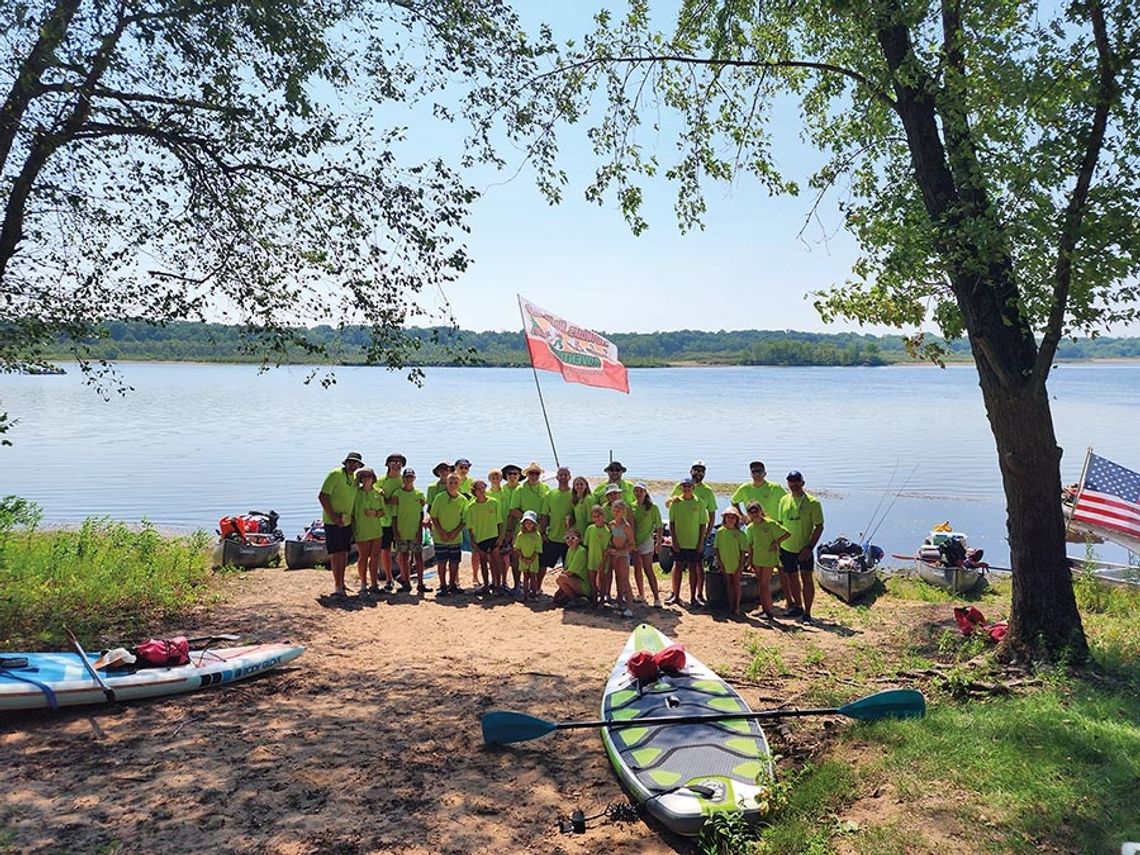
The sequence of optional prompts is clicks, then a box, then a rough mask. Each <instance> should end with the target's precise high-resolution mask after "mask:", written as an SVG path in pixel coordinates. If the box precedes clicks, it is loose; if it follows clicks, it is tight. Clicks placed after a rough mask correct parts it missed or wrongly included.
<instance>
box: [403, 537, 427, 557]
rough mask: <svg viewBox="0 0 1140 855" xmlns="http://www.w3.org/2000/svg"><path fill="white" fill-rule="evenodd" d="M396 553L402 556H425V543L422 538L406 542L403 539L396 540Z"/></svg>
mask: <svg viewBox="0 0 1140 855" xmlns="http://www.w3.org/2000/svg"><path fill="white" fill-rule="evenodd" d="M396 551H397V552H398V553H400V554H401V555H419V556H422V555H423V554H424V542H423V540H422V539H421V538H418V537H413V538H410V539H408V540H404V539H403V538H402V537H401V538H397V540H396Z"/></svg>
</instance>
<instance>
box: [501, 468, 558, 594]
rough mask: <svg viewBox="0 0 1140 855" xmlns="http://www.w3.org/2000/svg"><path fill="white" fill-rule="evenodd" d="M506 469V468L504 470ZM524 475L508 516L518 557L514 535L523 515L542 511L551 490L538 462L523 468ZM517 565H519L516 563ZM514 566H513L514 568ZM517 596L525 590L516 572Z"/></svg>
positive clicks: (513, 497)
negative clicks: (544, 480) (528, 512)
mask: <svg viewBox="0 0 1140 855" xmlns="http://www.w3.org/2000/svg"><path fill="white" fill-rule="evenodd" d="M505 471H506V469H505V468H504V472H505ZM523 475H525V476H526V480H525V481H523V482H522V483H521V484H519V485H518V486H517V487H516V488H515V490H514V492H513V493H511V512H510V514H509V515H508V517H507V528H508V530H509V531H510V532H512V533H513V534H512V536H511V537H512V544H511V546H512V550H513V553H512V554H514V555H515V558H516V559H517V557H518V556H517V549H518V547H517V546H515V545H514V542H513V541H514V535H515V534H517V533H518V530H519V524H520V522H521V521H522V516H523V514H524V513H526V512H527V511H534V515H535V517H538V515H539V514H541V513H542V504H543V502H544V501H545V500H546V494H547V493H549V492H550V487H548V486H547V485H546V484H543V483H542V480H541V478H542V467H541V466H539V465H538V464H537V463H534V462H531V463H529V464H528V465H527V467H526V468H525V469H523ZM516 566H517V565H516ZM513 569H514V567H512V570H513ZM514 594H515V596H516V597H522V596H523V590H522V588H521V587H520V586H519V579H518V574H517V573H516V574H515V590H514Z"/></svg>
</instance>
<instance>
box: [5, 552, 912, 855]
mask: <svg viewBox="0 0 1140 855" xmlns="http://www.w3.org/2000/svg"><path fill="white" fill-rule="evenodd" d="M461 572H462V574H463V581H464V582H468V581H469V573H470V571H469V569H468V568H467V567H466V566H465V567H463V568H462V569H461ZM353 576H354V570H353V568H351V567H350V568H349V578H350V579H351V578H352V577H353ZM229 587H230V590H229V591H228V593H227V597H226V600H225V602H224V604H222V605H218V606H214V607H212V608H209V609H207V610H203V611H202V612H201V613H200V614H199V615H197V616H196V617H195V619H194V620H193V621H191V622H190V623H191V625H184V626H178V627H169V628H167V632H166V634H174V633H175V632H176V631H182V632H184V633H185V634H187V635H204V634H207V633H209V632H211V631H217V632H224V631H225V632H237V633H241V634H242V635H243V639H244V640H257V641H274V640H281V639H291V640H294V641H299V642H301V643H303V644H305V645H306V647H307V651H306V653H305V654H304V655H303V656H302V657H301V658H300V659H298V660H296V661H295V662H294V663H293V665H292V666H291V667H287V668H285V669H282V670H279V671H275V672H272V673H270V674H267V675H265V676H263V677H259V678H256V679H252V680H249V681H246V682H243V683H239V684H237V685H235V686H232V687H223V688H220V689H215V690H207V691H204V692H198V693H196V694H192V695H183V696H180V697H176V698H168V699H159V700H156V701H149V702H136V703H129V704H123V705H120V706H114V707H106V708H104V707H97V708H86V709H81V710H65V711H62V712H59V713H37V714H34V715H33V714H17V715H12V714H8V715H6V716H4V717H3V718H0V783H2V786H3V795H2V796H0V851H9V850H10V851H12V852H21V853H58V852H68V853H71V852H84V853H86V852H103V853H186V852H238V853H267V854H268V855H301V853H344V855H350V853H379V852H393V853H514V852H534V853H566V855H579V853H603V852H605V853H609V852H612V851H614V850H615V849H618V850H619V851H624V852H636V853H646V855H649V853H659V852H661V853H663V852H692V851H695V850H694V848H693V845H692V843H691V842H690V841H687V840H685V839H684V838H680V837H677V836H674V835H672V834H670V833H669V832H668V831H666V830H665V829H663V828H662V827H661V826H660V825H659V824H657V823H656V822H654V821H652V820H639V821H636V822H628V823H613V822H607V821H605V820H596V821H592V822H591V823H590V824H589V827H588V829H587V831H586V833H585V834H581V835H573V836H569V835H563V834H560V833H559V831H558V830H557V828H556V820H557V819H558V817H559V815H561V814H568V813H569V812H570V811H571V810H572V809H574V808H581V809H582V810H583V811H584V812H585V813H586V814H592V813H597V812H599V811H601V810H602V809H603V808H604V807H605V806H606V805H607V804H608V803H611V802H619V801H623V800H624V798H625V796H624V795H623V793H622V791H621V788H620V786H619V785H618V783H617V779H616V777H615V776H614V774H613V772H612V770H611V769H610V766H609V763H608V761H607V759H606V757H605V752H604V751H603V749H602V745H601V741H600V739H599V738H598V735H597V734H596V733H595V732H593V731H570V732H566V733H555V734H552V735H550V736H547V737H545V738H543V739H541V740H536V741H533V742H526V743H521V744H517V745H514V746H510V747H504V748H497V749H487V748H485V747H484V746H483V744H482V739H481V737H480V731H479V724H478V720H479V715H480V714H481V713H482V712H484V711H486V710H490V709H496V708H502V709H515V710H520V711H525V712H530V713H532V714H536V715H539V716H542V717H544V718H551V719H569V718H596V717H597V714H598V706H599V703H600V700H601V691H602V687H603V685H604V683H605V680H606V677H607V675H608V673H609V671H610V669H611V668H612V666H613V662H614V659H615V658H616V656H617V654H618V652H619V651H620V650H621V648H622V646H623V644H624V643H625V640H626V638H627V637H628V635H629V632H630V631H631V629H632V628H633V626H634V625H635V624H636V623H637V622H638V621H641V620H645V621H647V622H650V623H653V624H654V625H655V626H657V627H658V628H659V629H661V630H662V631H663V632H665V633H666V634H667V635H670V636H672V637H673V638H674V639H676V640H679V641H681V642H682V643H684V644H685V645H686V646H687V647H688V648H689V649H690V650H692V651H693V652H694V653H696V654H697V655H698V656H699V657H700V658H701V659H702V660H704V661H705V662H706V663H707V664H709V665H711V666H713V667H714V668H716V669H717V670H718V671H720V672H721V673H724V674H726V675H727V676H729V677H730V679H731V680H732V682H733V683H734V685H736V686H737V688H738V689H739V690H740V691H741V693H742V694H743V695H744V697H745V698H746V699H747V700H748V702H749V703H750V704H751V705H752V706H753V708H756V709H760V708H766V707H773V706H778V705H779V704H780V703H783V702H785V701H789V700H790V701H791V702H792V703H795V700H796V698H797V697H798V696H799V695H801V694H802V692H803V691H804V689H805V687H806V686H807V684H808V682H809V681H810V679H811V678H812V675H813V673H818V669H819V668H821V667H825V666H826V660H827V659H830V658H832V657H841V656H845V655H846V652H845V651H844V647H845V646H846V645H850V644H852V643H855V642H857V643H859V644H860V645H871V646H874V645H875V644H877V643H879V641H880V640H881V639H884V638H886V637H887V634H888V633H889V631H890V630H889V621H888V622H886V623H883V622H882V621H878V622H874V625H868V626H863V627H862V628H860V627H859V625H858V621H854V622H853V621H852V620H849V619H848V618H849V617H853V616H855V612H854V611H853V610H851V609H849V608H848V607H846V606H843V605H842V604H838V603H837V602H836V601H834V600H830V599H829V598H828V599H825V600H821V605H820V607H817V609H816V611H817V613H822V614H824V615H825V616H826V615H828V614H831V615H832V619H825V621H824V622H823V623H822V625H821V626H818V627H814V628H809V629H808V630H806V631H802V630H800V629H799V628H798V625H795V624H792V623H791V622H788V623H787V624H786V625H785V627H784V629H783V630H778V629H772V628H766V627H765V626H764V625H763V624H761V623H760V622H758V621H755V620H751V619H748V620H744V621H738V620H735V621H734V620H727V619H726V618H724V617H723V616H714V615H710V614H708V613H705V612H690V611H689V610H687V609H681V608H673V609H663V610H657V609H653V608H649V607H641V608H639V609H638V613H637V615H636V616H635V618H634V619H632V620H631V619H622V618H620V617H618V616H616V615H611V614H610V613H609V612H608V611H607V612H604V613H597V612H594V611H593V610H563V609H560V608H557V607H555V606H554V605H553V604H552V602H551V600H550V598H549V596H547V597H545V598H544V599H543V600H542V601H541V602H540V603H539V604H537V605H530V604H526V605H524V604H522V603H516V602H513V601H508V600H504V599H488V600H486V601H483V600H479V599H477V598H476V597H474V596H472V595H470V594H466V595H463V596H459V597H452V598H449V599H443V600H440V601H438V602H437V601H436V600H435V597H434V595H428V596H427V597H425V598H424V599H422V600H421V599H419V598H416V597H413V596H411V595H401V596H394V597H389V598H383V599H372V600H361V599H359V598H357V597H356V596H350V597H349V598H348V599H347V600H346V601H344V602H343V603H340V604H337V603H335V602H332V601H330V600H328V599H326V598H325V597H323V596H322V595H323V594H326V593H328V592H329V591H330V590H331V585H330V576H329V574H328V573H327V572H326V571H321V570H302V571H286V570H283V569H265V570H254V571H249V572H247V573H243V574H242V575H241V576H240V577H238V578H237V579H235V580H233V581H232V582H230V583H229ZM552 590H553V585H552V581H551V580H550V579H547V582H546V592H547V593H548V594H549V593H550V592H551V591H552ZM686 592H687V586H686ZM882 605H883V603H882V602H881V601H880V603H879V604H877V605H876V609H879V608H880V607H881V606H882ZM836 618H838V622H837V620H836ZM852 627H855V628H852ZM748 638H753V639H756V638H759V639H760V641H761V642H762V643H763V644H764V645H768V646H771V647H772V648H773V649H776V650H778V651H779V654H780V656H781V657H782V661H783V662H784V663H785V664H786V665H787V666H788V668H789V670H790V673H787V674H783V675H780V674H772V675H769V676H768V677H767V678H761V679H760V680H759V682H755V681H748V680H746V679H744V671H745V667H746V666H747V664H748V662H749V660H750V658H751V656H750V654H749V653H748V651H747V649H746V639H748ZM100 641H102V642H103V643H106V644H110V643H111V642H113V641H121V640H115V639H101V640H100ZM821 655H822V657H823V659H824V663H823V664H821V663H820V658H821ZM852 691H853V694H852V697H855V696H857V695H858V690H857V689H853V690H852ZM833 723H834V722H833ZM821 732H822V729H821V723H820V721H819V720H818V719H812V720H809V719H798V720H791V721H790V722H789V725H788V726H787V727H784V728H779V729H776V728H773V729H770V731H769V733H770V738H771V739H772V742H773V745H774V747H775V748H776V750H777V751H779V752H780V753H781V754H782V755H783V759H782V760H781V763H782V764H784V765H787V764H789V763H794V762H798V761H799V760H800V759H802V757H803V756H804V755H805V754H807V753H809V752H811V751H812V750H815V747H816V746H817V743H818V737H819V734H820V733H821ZM6 847H7V848H6Z"/></svg>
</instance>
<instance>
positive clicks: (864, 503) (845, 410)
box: [0, 364, 1140, 563]
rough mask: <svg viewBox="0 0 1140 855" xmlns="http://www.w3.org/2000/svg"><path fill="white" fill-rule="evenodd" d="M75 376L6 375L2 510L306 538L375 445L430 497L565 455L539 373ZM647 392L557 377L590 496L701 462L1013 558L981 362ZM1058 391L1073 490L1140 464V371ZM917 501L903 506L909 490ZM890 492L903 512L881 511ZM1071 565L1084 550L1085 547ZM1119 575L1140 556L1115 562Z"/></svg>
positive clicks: (907, 548)
mask: <svg viewBox="0 0 1140 855" xmlns="http://www.w3.org/2000/svg"><path fill="white" fill-rule="evenodd" d="M68 368H69V372H68V374H67V375H65V376H55V377H26V376H13V375H0V410H7V411H8V412H9V413H10V414H11V415H12V416H13V417H15V418H17V419H18V420H19V424H18V425H17V426H16V427H15V429H14V430H13V431H12V432H11V433H10V434H9V436H10V438H11V439H12V440H13V441H14V443H15V444H14V446H13V447H12V448H0V495H7V494H17V495H21V496H25V497H27V498H30V499H34V500H35V501H36V502H38V503H39V504H40V505H41V506H42V507H43V509H44V514H45V518H46V519H47V520H48V521H49V522H64V523H70V522H77V521H79V520H82V519H83V518H85V517H87V516H91V515H97V516H110V517H112V518H115V519H121V520H127V521H138V520H140V519H143V518H146V519H148V520H150V521H152V522H154V523H156V524H158V525H161V526H165V527H170V528H174V529H193V528H198V527H204V528H207V529H210V530H213V528H214V526H215V525H216V522H217V519H218V517H219V516H221V515H223V514H228V513H235V512H244V511H247V510H250V509H251V508H257V509H262V510H265V509H269V508H272V509H275V510H276V511H277V512H278V513H280V514H281V516H282V527H283V529H284V530H285V531H286V533H288V534H294V533H296V532H298V531H300V530H301V528H302V527H303V526H304V525H305V524H306V523H307V522H309V521H310V520H312V519H313V518H314V517H315V516H317V515H318V512H319V507H318V505H317V501H316V493H317V491H318V488H319V486H320V482H321V479H322V477H323V476H324V474H325V473H326V472H327V471H328V470H329V469H331V468H332V467H333V466H335V465H337V463H338V462H339V461H340V460H341V459H343V457H344V454H345V452H346V451H349V450H359V451H361V452H362V453H363V454H364V458H365V460H366V461H367V462H369V463H371V464H374V465H376V466H378V467H379V466H382V465H383V459H384V457H385V456H386V455H387V454H388V453H389V452H390V451H395V450H399V451H401V452H402V453H404V454H405V455H407V457H408V459H409V461H410V463H411V465H413V466H415V467H416V469H417V470H418V472H419V475H420V477H419V479H418V483H419V486H420V487H421V489H423V488H425V487H426V485H427V484H428V483H430V482H431V480H432V477H431V474H430V469H431V467H432V466H433V465H434V464H435V463H437V462H438V461H439V460H441V459H451V460H454V459H455V458H456V457H459V456H465V457H468V458H470V459H471V460H472V461H473V463H474V471H475V473H477V474H480V475H483V474H485V473H486V471H487V470H488V469H489V468H492V467H494V466H502V465H503V464H505V463H508V462H515V463H518V464H519V465H525V464H526V463H527V462H528V461H530V460H532V459H536V460H538V461H539V462H540V463H541V464H542V465H543V466H545V467H547V468H548V469H552V468H553V462H554V460H553V455H552V453H551V449H550V442H549V440H548V439H547V435H546V428H545V426H544V424H543V420H542V413H541V410H540V409H539V406H538V400H537V396H536V393H535V386H534V377H533V375H532V373H531V372H530V371H529V370H514V369H473V368H468V369H446V368H444V369H432V370H430V371H429V372H428V375H427V380H426V383H425V384H424V386H423V388H416V387H415V386H413V385H412V384H410V383H408V382H407V381H406V380H405V379H403V377H402V376H401V375H399V374H392V373H389V372H386V371H384V370H381V369H370V368H345V369H340V370H339V371H338V372H337V379H338V382H337V383H336V385H335V386H333V387H332V388H328V389H325V388H321V387H320V386H319V385H317V384H313V385H305V384H304V382H303V381H304V378H305V377H306V376H307V374H308V371H307V370H306V369H304V368H300V367H294V368H282V369H277V370H273V371H270V372H267V373H264V374H259V373H258V372H257V369H256V368H254V367H248V366H236V365H217V366H215V365H184V364H134V365H125V366H122V371H123V373H124V375H125V379H126V382H128V383H129V384H130V385H131V386H133V387H134V391H132V392H130V393H129V394H128V395H126V396H125V397H118V396H115V397H113V399H112V400H110V401H104V400H102V399H101V398H100V397H99V396H98V395H96V394H95V393H94V392H93V391H92V390H91V389H90V388H88V387H87V386H85V385H84V384H83V382H82V378H81V376H80V374H79V372H78V371H77V370H76V369H75V368H74V367H72V366H68ZM630 376H631V383H630V385H631V394H630V395H629V396H628V397H627V396H625V395H622V394H619V393H616V392H611V391H607V390H597V389H590V388H587V387H584V386H573V385H569V384H564V383H563V382H562V381H561V379H560V378H558V377H557V375H554V374H548V373H543V374H541V375H540V377H541V380H542V389H543V394H544V396H545V399H546V405H547V409H548V412H549V414H550V421H551V427H552V428H553V431H554V439H555V442H556V443H557V447H558V456H559V460H560V461H561V462H562V463H563V464H566V465H568V466H570V467H571V469H572V470H573V471H574V473H575V474H584V475H585V476H586V477H587V478H588V479H589V480H590V482H591V484H592V485H594V484H596V483H597V482H598V481H600V480H602V479H603V478H604V475H603V474H602V469H603V467H604V466H605V464H606V462H607V461H608V460H609V458H610V453H611V451H612V453H613V456H614V457H615V458H617V459H618V460H621V461H622V462H623V463H624V464H625V465H626V466H627V467H628V468H629V473H628V476H627V477H637V478H669V479H675V478H679V477H680V476H682V475H683V474H685V473H686V472H687V471H688V467H689V464H690V463H691V462H692V460H693V459H694V458H697V457H699V458H702V459H703V460H704V461H705V462H706V463H707V464H708V478H709V480H710V481H731V482H740V481H744V480H748V471H747V468H748V467H747V464H748V461H749V460H752V459H755V458H759V459H762V460H764V461H765V462H766V463H767V464H768V471H769V473H770V474H771V475H772V476H773V477H778V478H782V476H783V475H784V474H786V472H787V470H788V469H791V468H798V469H801V470H802V471H803V472H804V475H805V477H806V479H807V482H808V489H809V491H817V492H818V493H819V494H820V496H821V498H823V500H824V512H825V516H826V518H827V527H826V534H825V537H826V536H827V535H828V534H830V535H837V534H840V533H846V534H848V535H849V536H852V537H854V536H857V535H858V534H859V533H860V532H862V531H864V530H866V528H867V526H868V524H869V523H870V522H871V521H872V516H873V514H874V512H875V509H876V506H879V516H882V514H883V512H884V511H886V509H887V507H888V506H890V505H891V504H892V502H893V503H894V504H893V507H892V508H891V510H890V512H889V513H888V514H887V516H886V518H885V521H884V522H883V523H882V524H881V527H879V529H878V532H877V534H876V537H875V540H876V542H878V543H880V544H881V545H882V546H883V547H884V548H885V549H886V550H887V551H888V552H892V551H897V552H911V551H912V550H913V549H914V546H915V544H916V543H917V542H918V541H919V540H920V539H921V538H922V536H923V535H924V534H925V532H926V531H927V530H928V529H929V528H930V526H931V524H932V523H935V522H939V521H941V520H946V519H948V520H950V521H952V522H953V523H954V525H955V527H956V528H958V529H960V530H964V531H967V532H969V533H970V535H971V542H972V543H973V544H974V545H977V546H983V547H985V548H986V549H987V552H988V553H989V555H990V556H991V557H992V558H993V560H994V561H995V563H996V562H1005V561H1006V560H1007V558H1008V552H1007V550H1006V548H1005V544H1004V528H1005V511H1004V504H1003V501H1002V494H1001V484H1000V476H999V473H998V469H997V463H996V454H995V452H994V448H993V439H992V437H991V435H990V433H989V430H988V425H987V422H986V420H985V415H984V411H983V408H982V404H981V394H980V392H979V390H978V388H977V378H976V375H975V372H974V370H973V368H972V367H966V366H962V367H951V368H949V369H946V370H939V369H936V368H933V367H928V366H921V367H892V368H678V369H647V370H638V371H633V372H631V375H630ZM1050 393H1051V395H1052V396H1053V399H1054V406H1053V413H1054V419H1055V421H1056V427H1057V434H1058V437H1059V440H1060V443H1061V446H1062V447H1063V448H1064V449H1065V457H1064V459H1063V463H1062V467H1063V469H1062V474H1063V476H1064V477H1065V479H1066V480H1068V481H1075V480H1077V478H1078V477H1079V475H1080V469H1081V465H1082V462H1083V460H1084V453H1085V449H1086V447H1088V446H1093V447H1095V448H1096V450H1097V452H1098V453H1100V454H1102V455H1104V456H1107V457H1109V458H1112V459H1113V460H1116V461H1118V462H1120V463H1121V464H1123V465H1125V466H1129V467H1131V468H1138V467H1140V431H1136V430H1135V425H1136V424H1137V422H1138V416H1140V365H1135V364H1126V365H1063V366H1061V367H1059V368H1058V369H1057V370H1056V371H1055V372H1054V374H1053V378H1052V379H1051V381H1050ZM900 490H901V491H902V492H901V495H899V497H898V498H897V501H896V498H895V497H896V495H898V494H899V491H900ZM884 496H885V499H884ZM1074 551H1079V548H1078V547H1074ZM1099 554H1100V555H1101V557H1102V558H1105V559H1107V560H1113V561H1117V560H1123V559H1124V558H1125V557H1126V553H1124V552H1123V551H1122V550H1116V549H1114V548H1112V547H1102V548H1100V552H1099Z"/></svg>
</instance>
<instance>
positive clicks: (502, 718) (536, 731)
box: [482, 710, 558, 745]
mask: <svg viewBox="0 0 1140 855" xmlns="http://www.w3.org/2000/svg"><path fill="white" fill-rule="evenodd" d="M482 724H483V741H484V742H485V743H487V744H488V745H506V744H508V743H511V742H526V741H527V740H528V739H538V738H539V737H540V736H546V734H548V733H550V732H551V731H553V730H556V729H557V727H558V725H557V724H555V723H554V722H552V721H546V720H545V719H541V718H535V717H534V716H532V715H527V714H526V713H520V712H510V711H508V710H491V712H488V713H483V720H482Z"/></svg>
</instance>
